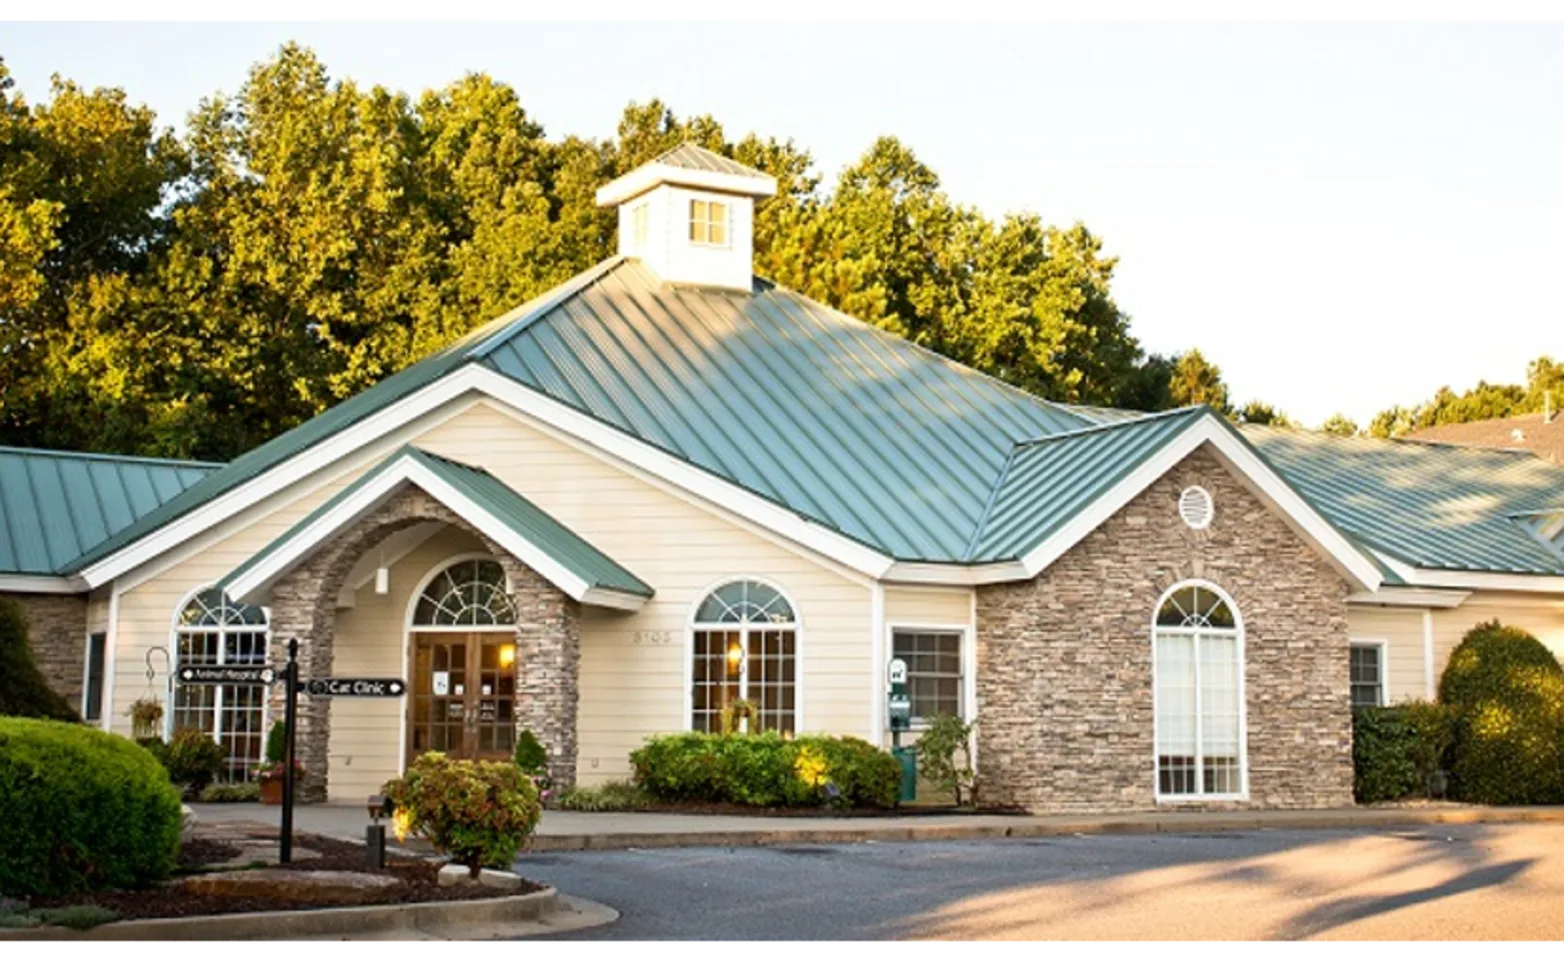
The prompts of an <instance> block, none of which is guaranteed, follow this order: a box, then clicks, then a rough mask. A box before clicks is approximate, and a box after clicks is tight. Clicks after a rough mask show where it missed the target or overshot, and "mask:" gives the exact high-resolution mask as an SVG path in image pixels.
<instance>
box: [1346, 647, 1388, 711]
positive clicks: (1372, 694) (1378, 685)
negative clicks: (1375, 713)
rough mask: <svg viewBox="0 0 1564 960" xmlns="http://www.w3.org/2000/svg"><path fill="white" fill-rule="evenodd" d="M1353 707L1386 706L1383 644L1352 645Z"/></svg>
mask: <svg viewBox="0 0 1564 960" xmlns="http://www.w3.org/2000/svg"><path fill="white" fill-rule="evenodd" d="M1351 673H1352V677H1351V681H1352V705H1353V706H1354V707H1382V706H1384V705H1385V645H1384V644H1382V643H1354V644H1353V645H1352V669H1351Z"/></svg>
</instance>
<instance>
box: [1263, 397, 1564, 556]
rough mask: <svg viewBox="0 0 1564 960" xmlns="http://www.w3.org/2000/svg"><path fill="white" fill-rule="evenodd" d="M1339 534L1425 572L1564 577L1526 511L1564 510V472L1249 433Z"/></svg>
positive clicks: (1454, 453) (1507, 459)
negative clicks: (1523, 516) (1561, 575)
mask: <svg viewBox="0 0 1564 960" xmlns="http://www.w3.org/2000/svg"><path fill="white" fill-rule="evenodd" d="M1242 430H1243V433H1244V435H1245V436H1247V437H1248V438H1249V439H1250V440H1251V441H1252V442H1253V443H1254V445H1255V446H1256V447H1257V448H1259V450H1260V451H1261V453H1262V454H1264V455H1265V457H1266V458H1267V459H1268V460H1270V461H1271V463H1273V464H1275V466H1276V468H1277V469H1278V470H1279V471H1280V472H1281V473H1282V474H1283V475H1284V476H1286V477H1287V479H1288V480H1289V481H1290V482H1292V484H1293V485H1294V486H1295V487H1296V488H1297V489H1298V490H1299V491H1300V492H1302V493H1303V494H1305V495H1306V496H1307V497H1308V499H1309V500H1310V501H1311V502H1312V503H1313V504H1314V505H1315V507H1316V508H1317V509H1318V510H1319V511H1320V512H1321V513H1323V514H1325V516H1326V517H1328V518H1329V519H1330V520H1331V521H1332V522H1334V523H1335V524H1336V525H1337V526H1338V527H1340V528H1341V529H1343V530H1345V531H1347V532H1348V533H1349V534H1351V535H1352V536H1353V537H1354V538H1356V539H1357V540H1358V541H1359V542H1360V543H1363V544H1365V545H1367V546H1369V547H1372V548H1374V549H1375V550H1378V551H1380V552H1382V553H1384V554H1386V555H1388V556H1390V557H1393V558H1395V559H1397V560H1400V561H1402V562H1404V563H1408V564H1411V565H1413V566H1417V567H1426V568H1430V569H1436V570H1470V571H1488V572H1497V573H1522V574H1564V554H1561V553H1560V551H1559V550H1558V549H1557V548H1554V547H1551V546H1549V545H1548V544H1547V543H1545V542H1544V541H1542V540H1541V539H1540V537H1539V536H1538V535H1537V534H1536V533H1535V532H1534V531H1533V530H1532V529H1530V528H1529V527H1528V525H1527V523H1526V522H1525V520H1524V518H1522V517H1519V516H1515V515H1516V514H1522V513H1534V512H1553V511H1558V510H1564V467H1560V466H1557V465H1555V464H1551V463H1548V462H1547V461H1545V460H1541V459H1539V458H1537V457H1535V456H1532V455H1531V454H1529V453H1521V452H1509V451H1500V450H1486V449H1479V448H1471V447H1455V446H1442V445H1437V444H1428V443H1419V442H1415V441H1397V440H1374V439H1368V438H1342V437H1334V436H1330V435H1329V434H1323V433H1312V432H1309V431H1302V430H1278V429H1273V428H1268V427H1244V428H1242Z"/></svg>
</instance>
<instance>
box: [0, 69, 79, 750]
mask: <svg viewBox="0 0 1564 960" xmlns="http://www.w3.org/2000/svg"><path fill="white" fill-rule="evenodd" d="M3 69H4V67H3V65H0V70H3ZM0 76H3V74H0ZM3 327H4V324H3V323H0V328H3ZM0 716H10V717H39V718H42V719H45V720H67V721H75V720H80V719H81V717H80V716H79V715H78V714H77V713H76V711H75V710H74V709H73V708H72V707H71V705H70V704H68V703H66V702H65V698H64V697H62V696H60V695H59V694H58V693H56V692H54V690H53V689H52V688H50V686H49V684H48V682H47V681H46V680H44V678H43V674H42V673H41V672H39V670H38V664H37V663H36V662H35V661H34V660H33V648H32V645H31V644H29V643H28V640H27V618H26V617H25V616H24V615H23V613H22V605H21V604H19V603H17V602H16V601H15V600H12V599H11V598H9V597H0Z"/></svg>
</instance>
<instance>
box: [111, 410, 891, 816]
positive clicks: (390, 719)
mask: <svg viewBox="0 0 1564 960" xmlns="http://www.w3.org/2000/svg"><path fill="white" fill-rule="evenodd" d="M408 442H412V443H416V444H417V445H418V446H420V447H422V448H423V449H426V450H428V451H430V452H432V453H436V454H440V455H442V456H447V457H450V458H452V459H455V460H459V461H462V462H465V463H468V464H472V465H475V466H481V467H483V468H485V469H487V470H489V471H490V472H491V473H493V474H494V475H496V476H497V477H499V478H500V479H501V480H503V481H504V482H506V483H507V484H509V485H510V486H512V487H513V488H514V489H516V490H517V491H518V492H520V493H522V494H523V495H524V496H526V497H528V498H530V499H532V500H533V501H534V502H535V503H537V504H538V506H540V507H541V508H543V509H544V510H546V511H548V512H549V513H551V514H553V515H554V516H555V517H556V518H557V519H558V520H559V521H560V522H562V523H564V524H565V525H567V526H569V527H570V528H572V529H573V530H575V531H576V532H577V533H578V534H580V535H581V536H582V537H584V538H585V539H587V540H588V541H589V542H591V543H593V544H594V545H595V546H597V547H598V548H599V549H601V550H603V551H604V552H606V553H608V554H609V555H610V556H612V557H613V558H614V559H615V560H617V561H618V562H620V563H621V564H623V565H624V566H625V567H627V568H628V569H630V570H631V571H633V572H634V573H636V574H637V575H638V576H640V577H641V578H642V579H644V580H646V581H647V582H648V583H649V584H651V585H652V586H653V588H654V589H655V590H656V597H655V598H654V599H653V600H652V601H650V602H649V603H647V604H646V606H645V607H643V608H642V609H641V610H640V611H639V612H637V613H635V614H626V613H618V612H612V611H606V610H601V609H595V608H588V609H586V610H585V611H584V612H583V617H582V622H581V624H582V664H581V702H580V717H579V741H580V746H579V770H580V775H581V779H582V781H583V782H586V783H592V782H597V781H601V780H604V779H609V778H616V777H624V776H627V775H628V773H629V765H628V755H629V752H630V751H631V750H632V749H634V748H635V747H636V746H638V745H639V744H640V743H641V742H642V741H643V740H644V739H645V738H646V737H647V736H648V735H650V734H653V733H658V732H666V731H671V730H681V729H684V728H685V726H686V725H687V723H688V719H687V716H686V697H687V690H686V685H687V682H688V681H687V656H688V654H687V644H688V640H689V636H688V634H689V631H688V624H689V619H690V616H691V613H692V611H693V609H694V606H695V604H696V603H697V602H698V601H699V600H700V599H701V597H702V596H703V595H704V592H705V591H706V590H707V589H709V588H711V587H713V586H715V585H716V584H718V583H720V582H722V581H724V580H726V579H729V578H735V577H744V576H756V577H761V578H764V579H767V580H770V581H772V582H774V583H776V584H777V585H778V586H780V587H781V588H782V589H783V590H784V591H785V592H786V593H787V594H788V596H789V597H790V598H791V599H792V600H793V603H794V604H795V606H796V608H797V610H798V613H799V616H800V618H801V628H800V636H799V653H798V656H799V662H800V677H799V684H798V687H799V701H800V716H799V728H800V730H801V731H831V732H837V733H851V734H854V735H859V736H861V735H862V734H863V732H864V731H865V730H866V729H867V728H868V725H869V709H870V686H869V674H868V671H869V670H870V669H871V666H870V659H871V656H870V648H871V643H870V640H871V632H872V626H871V623H872V619H871V618H872V613H871V603H870V588H869V585H868V583H867V582H866V581H863V580H862V579H860V578H859V577H857V576H856V575H854V574H851V573H849V572H847V571H845V570H844V569H842V568H840V567H838V566H836V565H834V564H831V563H830V562H829V561H825V560H823V559H816V558H815V557H814V556H813V555H806V554H805V553H804V552H802V551H801V550H799V549H796V548H793V547H790V546H785V545H783V544H782V543H780V542H778V541H777V540H776V539H774V538H773V537H771V536H769V535H762V534H761V533H759V532H756V531H755V530H753V529H752V528H750V527H749V526H747V525H745V524H743V522H742V521H737V520H734V519H731V518H729V517H727V516H724V515H719V514H718V513H716V512H714V511H713V510H709V509H706V508H704V507H700V506H696V505H695V504H693V503H692V502H690V501H689V500H686V499H685V498H683V497H682V496H679V495H676V494H675V493H673V492H670V491H668V490H667V489H665V488H664V487H662V486H661V485H660V484H656V483H654V482H650V481H647V480H643V479H641V478H639V477H638V476H636V475H634V474H632V473H630V472H628V470H627V469H626V468H621V467H620V466H618V465H616V464H614V463H611V462H609V461H608V460H606V459H603V458H601V457H599V456H597V455H595V454H592V453H589V452H587V451H585V450H583V449H580V448H578V447H577V446H575V445H573V444H570V443H567V442H565V441H563V440H560V439H555V438H554V437H553V436H551V435H549V434H547V433H545V432H544V431H542V430H540V429H537V428H534V427H533V426H530V425H529V424H527V423H525V422H523V419H522V418H521V415H519V414H518V415H516V416H512V415H511V414H510V413H508V412H502V411H501V410H499V409H496V408H495V407H493V406H491V405H489V404H488V403H486V402H484V403H475V404H453V405H451V406H449V407H447V408H445V409H442V410H441V411H437V412H435V413H432V414H430V415H429V416H427V417H424V418H422V419H421V420H420V421H419V422H418V423H416V424H413V425H409V427H407V428H404V429H403V430H400V431H398V432H397V433H396V434H395V435H394V436H391V437H388V438H386V439H385V440H382V441H380V442H377V443H376V444H374V445H373V446H372V447H369V448H366V449H364V450H362V451H359V452H357V453H355V454H353V455H352V457H351V458H349V459H347V460H344V461H342V462H341V463H339V464H337V465H335V466H334V467H333V468H331V471H322V472H321V473H319V474H318V475H316V476H313V477H310V478H306V479H305V480H302V481H301V482H300V483H298V484H295V485H294V486H293V487H291V488H289V489H288V490H285V491H283V492H281V493H279V494H277V495H276V496H274V497H271V498H269V499H268V500H267V501H265V502H263V503H261V504H258V505H257V506H255V507H252V508H251V509H249V510H247V511H244V512H243V513H242V514H240V515H239V516H238V517H236V518H233V519H232V520H230V521H227V522H225V523H224V524H222V525H221V526H220V527H219V528H218V529H217V530H216V531H214V532H211V533H209V534H207V535H204V536H203V537H201V538H198V539H197V540H196V541H193V542H192V543H191V544H190V545H188V546H187V547H185V548H183V549H182V550H181V551H180V553H181V554H182V555H180V556H176V557H174V558H173V559H172V560H170V559H167V558H163V559H160V560H159V561H158V562H159V563H162V564H164V565H165V568H164V569H161V570H158V571H157V572H155V573H154V574H152V575H150V576H149V575H148V574H147V572H145V571H138V572H137V573H135V574H133V576H142V577H145V578H146V579H144V580H143V581H142V582H140V583H137V584H135V585H134V586H133V587H131V588H130V589H127V590H125V592H124V593H123V594H122V595H121V598H120V635H119V637H118V638H117V648H118V649H117V656H116V657H115V665H114V672H115V684H114V728H115V729H116V730H121V731H123V732H128V730H129V720H128V719H127V718H126V717H125V715H124V714H125V710H126V709H128V707H129V705H130V703H131V701H133V700H135V699H136V698H137V697H139V696H143V695H145V693H146V691H147V688H148V684H147V680H146V677H145V669H146V656H147V651H148V650H151V649H154V648H161V649H163V650H168V649H169V643H170V637H171V635H172V627H173V618H174V616H175V613H176V611H177V610H178V609H179V607H180V605H181V604H182V603H183V602H184V600H185V599H186V598H187V597H188V596H189V595H190V594H191V593H192V592H193V591H195V590H197V589H199V588H201V587H204V586H206V585H209V584H211V583H213V582H215V581H216V580H218V579H220V578H221V577H223V576H224V575H226V574H227V573H229V572H230V571H231V570H232V569H233V568H234V567H236V566H238V565H239V564H240V563H241V562H242V561H243V560H244V559H246V558H247V557H248V556H250V555H251V554H252V553H253V552H255V551H257V550H259V549H261V548H262V547H263V546H264V545H265V544H266V543H268V542H269V541H270V540H272V539H273V538H275V537H276V536H277V535H279V534H281V533H282V532H283V531H285V530H286V529H287V528H288V527H289V526H291V525H292V524H294V523H296V522H297V521H298V520H299V519H301V518H302V517H303V516H304V515H306V514H307V513H308V512H309V511H310V510H313V509H314V508H315V507H317V506H319V505H320V504H321V503H323V502H324V501H325V500H326V499H328V498H329V497H330V496H332V495H333V494H335V493H336V492H338V491H340V490H341V489H342V488H343V487H345V486H346V485H347V484H349V483H351V482H352V481H353V480H354V479H356V478H357V477H358V476H360V475H361V474H362V473H363V472H364V471H365V470H366V469H368V468H369V467H370V466H372V465H373V464H374V463H376V462H378V461H379V460H380V459H381V458H383V457H384V456H385V455H386V454H388V453H389V452H390V451H392V450H394V449H395V448H397V447H398V446H400V445H402V444H404V443H408ZM454 536H456V535H455V534H454V533H452V534H450V535H446V534H442V535H440V536H437V537H435V538H432V539H430V540H428V541H425V542H424V543H423V544H421V545H420V546H419V547H418V548H416V549H415V550H414V551H413V552H411V553H409V554H408V555H407V556H406V557H403V558H402V559H401V560H399V561H398V562H397V563H396V564H395V565H394V566H393V568H392V569H393V574H392V596H391V597H390V598H381V597H378V596H375V595H374V593H373V585H372V583H371V584H369V585H366V587H365V588H364V589H360V590H359V591H357V594H356V597H355V605H354V606H353V607H352V608H348V609H342V610H339V613H338V616H339V620H338V625H339V629H338V641H337V646H336V657H337V664H336V667H335V668H334V669H335V670H336V671H338V672H339V673H342V674H344V675H348V674H350V673H356V672H359V671H363V672H364V673H365V674H369V675H376V676H378V675H394V676H402V675H404V673H405V669H406V668H405V667H400V665H401V664H402V663H403V659H402V658H403V642H404V635H405V623H406V621H405V618H406V616H407V601H408V596H409V592H410V591H411V590H412V588H413V587H414V586H416V584H417V582H418V581H419V580H420V579H421V577H422V576H423V574H425V573H427V572H428V571H429V570H430V569H432V568H433V567H435V566H437V565H439V563H440V562H442V561H443V560H444V559H446V558H447V557H448V556H450V555H451V554H453V553H460V552H466V550H468V549H470V548H471V543H470V542H464V543H461V544H458V543H456V542H455V541H454V540H452V539H450V537H454ZM458 539H460V538H458ZM366 591H367V592H366ZM157 662H159V663H161V661H160V660H159V661H157ZM398 667H400V669H398ZM165 684H166V677H165V676H162V675H160V676H159V677H158V679H157V681H156V682H155V687H156V693H157V695H158V696H159V697H160V698H163V699H165V700H167V699H168V695H169V694H168V690H167V687H166V686H165ZM348 704H351V705H348ZM398 709H399V708H398V707H395V706H388V705H386V704H376V703H373V702H371V701H347V700H339V701H336V702H335V703H334V704H333V707H332V711H333V722H332V738H331V743H330V745H329V749H330V752H331V755H332V762H333V766H332V775H331V795H332V797H333V798H334V799H344V800H358V799H361V798H362V797H363V796H364V795H365V794H366V793H369V792H372V791H373V789H374V788H377V787H378V786H379V785H380V783H382V782H383V781H384V779H385V777H386V776H388V775H391V774H394V773H395V772H396V770H397V768H398V766H399V763H400V757H401V754H400V751H401V743H402V720H401V717H400V716H399V714H398V713H397V711H398Z"/></svg>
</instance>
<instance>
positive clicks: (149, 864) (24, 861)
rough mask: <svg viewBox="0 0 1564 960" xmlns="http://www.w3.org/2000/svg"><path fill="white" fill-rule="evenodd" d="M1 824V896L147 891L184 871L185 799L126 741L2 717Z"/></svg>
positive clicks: (145, 754)
mask: <svg viewBox="0 0 1564 960" xmlns="http://www.w3.org/2000/svg"><path fill="white" fill-rule="evenodd" d="M0 824H3V825H4V841H3V842H0V894H4V895H7V896H20V897H26V896H53V895H60V894H65V893H70V892H72V891H75V890H84V889H98V888H104V887H118V888H134V887H144V886H148V885H151V884H153V883H156V882H158V881H159V880H162V879H164V878H166V877H167V876H168V875H169V872H170V871H172V870H173V869H174V862H175V856H176V854H177V853H178V851H179V832H180V809H179V791H178V790H176V789H175V788H174V786H173V785H172V784H170V783H169V782H168V774H167V773H166V772H165V771H164V770H163V768H162V766H160V765H159V764H158V762H157V760H156V759H154V758H153V756H152V754H150V753H148V752H147V751H146V750H144V749H142V748H141V747H139V746H137V745H136V744H134V743H132V742H131V741H129V740H126V739H125V738H123V737H117V736H115V735H113V734H110V733H104V732H103V731H101V730H95V729H93V728H91V727H83V726H80V725H77V724H67V723H60V722H57V721H53V720H28V719H22V718H19V717H0Z"/></svg>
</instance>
